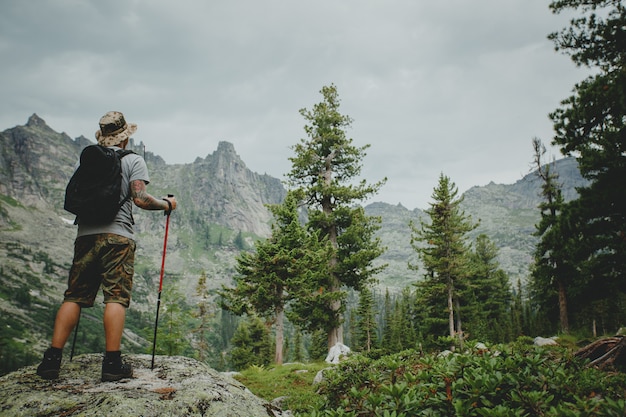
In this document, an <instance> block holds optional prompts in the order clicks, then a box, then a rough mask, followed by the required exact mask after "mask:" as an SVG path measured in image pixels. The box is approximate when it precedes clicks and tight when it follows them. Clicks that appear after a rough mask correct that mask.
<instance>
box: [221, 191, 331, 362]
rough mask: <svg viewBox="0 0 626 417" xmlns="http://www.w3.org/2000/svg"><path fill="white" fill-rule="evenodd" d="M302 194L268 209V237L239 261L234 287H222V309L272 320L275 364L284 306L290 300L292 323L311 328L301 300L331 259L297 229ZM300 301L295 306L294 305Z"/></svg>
mask: <svg viewBox="0 0 626 417" xmlns="http://www.w3.org/2000/svg"><path fill="white" fill-rule="evenodd" d="M300 198H301V196H300V194H299V193H298V192H296V191H290V192H288V193H287V197H286V198H285V201H284V202H283V204H278V205H273V206H270V207H269V208H270V210H271V211H272V214H273V215H274V219H275V223H274V224H273V225H272V236H271V237H270V238H269V239H267V240H265V241H258V242H257V243H256V245H255V251H254V252H242V253H241V254H240V255H239V256H238V257H237V266H236V270H237V275H235V277H234V280H235V283H236V286H235V287H234V288H228V287H225V286H224V287H223V288H222V291H221V295H222V297H223V306H224V307H226V308H228V309H229V310H231V311H233V312H234V313H235V314H239V315H242V314H246V313H248V314H257V315H259V316H261V317H263V318H266V319H268V320H270V322H272V323H273V324H274V327H275V330H276V350H275V357H274V360H275V362H276V363H277V364H282V362H283V341H284V317H285V308H286V305H287V304H288V303H289V302H290V301H293V309H292V310H293V312H292V314H291V315H290V318H291V319H292V320H293V321H294V322H296V323H309V322H310V321H311V317H309V316H307V315H306V314H305V313H303V312H302V311H301V310H302V309H303V307H302V306H303V303H304V301H303V299H305V298H307V297H310V292H309V291H308V290H307V288H309V287H310V286H309V282H315V281H317V280H318V279H319V278H318V275H319V274H322V273H323V272H324V270H322V269H320V265H324V264H325V262H326V261H327V259H328V257H329V253H330V252H329V250H330V247H329V245H327V243H326V241H324V240H323V239H320V238H319V236H318V235H317V234H310V233H308V232H307V231H306V230H305V229H304V227H303V226H302V225H301V224H300V221H299V216H298V204H299V201H300ZM296 299H297V300H298V301H294V300H296Z"/></svg>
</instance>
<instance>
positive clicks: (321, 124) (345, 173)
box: [288, 85, 384, 348]
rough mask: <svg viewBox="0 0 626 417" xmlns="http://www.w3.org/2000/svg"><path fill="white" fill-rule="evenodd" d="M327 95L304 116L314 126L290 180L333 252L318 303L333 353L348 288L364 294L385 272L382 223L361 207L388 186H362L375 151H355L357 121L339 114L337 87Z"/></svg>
mask: <svg viewBox="0 0 626 417" xmlns="http://www.w3.org/2000/svg"><path fill="white" fill-rule="evenodd" d="M321 94H322V96H323V101H322V102H321V103H318V104H316V105H315V106H314V107H313V109H312V110H307V109H302V110H300V114H301V115H302V116H303V117H304V119H305V120H306V122H307V123H308V124H307V125H305V127H304V130H305V132H306V134H307V136H308V137H307V138H306V139H302V140H301V141H300V143H298V144H297V145H295V146H294V147H293V149H294V151H295V156H294V157H292V158H290V161H291V162H292V164H293V165H292V169H291V171H290V172H289V173H288V180H289V183H290V185H292V186H294V187H296V188H298V189H299V190H302V191H303V192H304V195H305V199H306V201H307V203H308V210H309V211H308V215H309V220H308V227H309V228H310V229H311V230H317V231H319V232H320V233H321V236H322V237H324V238H326V239H328V240H329V242H330V243H331V245H332V247H333V254H332V256H331V258H330V260H329V262H328V263H327V265H326V268H327V271H326V276H325V277H324V279H322V280H320V281H319V282H318V283H317V285H318V288H319V292H318V294H319V295H324V297H325V298H324V299H319V300H318V301H319V302H321V303H324V308H325V312H324V313H323V314H322V312H321V310H319V309H318V312H319V313H320V317H319V318H320V319H323V323H320V325H322V326H323V328H324V329H325V330H326V332H327V335H328V347H329V348H330V347H332V346H334V345H335V344H337V343H343V330H342V326H341V323H342V321H343V319H342V313H343V311H344V309H345V305H344V300H345V296H346V295H345V291H343V289H342V288H343V287H347V288H353V289H355V290H357V291H358V290H360V289H361V288H362V287H363V286H364V285H365V284H366V283H367V282H368V281H369V280H370V279H371V278H372V276H373V275H374V274H375V273H376V272H378V271H379V270H380V269H382V267H374V266H373V265H372V261H373V260H374V259H375V258H377V257H378V256H379V255H380V254H381V253H382V252H383V248H382V247H381V245H380V240H379V239H378V238H376V237H375V236H374V233H375V232H376V230H378V229H379V227H380V219H379V218H374V217H368V216H366V215H365V212H364V209H363V208H362V207H361V206H358V205H357V204H356V203H358V202H360V201H363V200H364V199H366V198H368V197H370V196H371V195H373V194H374V193H376V192H377V191H378V189H379V188H380V187H381V186H382V184H383V183H384V180H383V181H380V182H378V183H375V184H367V183H366V181H365V180H361V181H357V180H358V175H359V174H360V172H361V162H362V159H363V158H364V156H365V150H366V149H367V148H368V147H369V145H366V146H363V147H357V146H354V145H353V143H352V139H349V138H348V137H347V136H346V129H347V128H348V127H350V125H351V124H352V119H351V118H350V117H349V116H345V115H342V114H341V113H340V112H339V104H340V100H339V97H338V94H337V89H336V87H335V86H334V85H330V86H326V87H323V88H322V90H321ZM310 301H312V300H310ZM311 305H312V304H311Z"/></svg>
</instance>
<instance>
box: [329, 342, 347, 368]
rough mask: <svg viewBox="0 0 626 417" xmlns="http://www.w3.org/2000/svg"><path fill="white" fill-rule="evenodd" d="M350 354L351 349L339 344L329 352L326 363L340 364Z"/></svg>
mask: <svg viewBox="0 0 626 417" xmlns="http://www.w3.org/2000/svg"><path fill="white" fill-rule="evenodd" d="M349 354H350V348H349V347H348V346H346V345H344V344H343V343H337V344H336V345H335V346H333V347H331V348H330V349H329V350H328V355H326V359H325V361H326V362H327V363H335V364H337V363H339V361H340V360H341V359H342V358H345V357H346V356H348V355H349Z"/></svg>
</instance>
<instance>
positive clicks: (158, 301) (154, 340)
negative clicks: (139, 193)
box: [150, 194, 174, 369]
mask: <svg viewBox="0 0 626 417" xmlns="http://www.w3.org/2000/svg"><path fill="white" fill-rule="evenodd" d="M167 196H168V197H174V195H173V194H168V195H167ZM170 214H172V211H171V210H167V211H165V215H166V216H167V219H166V220H165V238H164V239H163V257H162V259H161V275H160V277H159V296H158V298H157V311H156V320H155V321H154V337H153V339H152V365H151V366H150V369H154V352H155V351H156V340H157V327H158V325H159V308H160V307H161V290H162V289H163V273H164V271H165V251H166V250H167V234H168V232H169V229H170Z"/></svg>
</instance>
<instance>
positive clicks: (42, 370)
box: [37, 348, 63, 380]
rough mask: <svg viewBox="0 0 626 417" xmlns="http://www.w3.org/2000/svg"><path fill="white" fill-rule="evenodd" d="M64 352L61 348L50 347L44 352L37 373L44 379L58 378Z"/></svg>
mask: <svg viewBox="0 0 626 417" xmlns="http://www.w3.org/2000/svg"><path fill="white" fill-rule="evenodd" d="M59 352H60V353H59ZM62 352H63V351H60V350H59V349H54V348H48V349H47V350H46V351H45V352H44V353H43V359H42V360H41V363H40V364H39V366H38V367H37V375H39V376H40V377H42V378H43V379H48V380H52V379H57V378H58V377H59V369H60V368H61V357H62Z"/></svg>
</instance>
